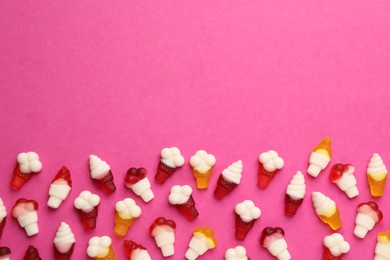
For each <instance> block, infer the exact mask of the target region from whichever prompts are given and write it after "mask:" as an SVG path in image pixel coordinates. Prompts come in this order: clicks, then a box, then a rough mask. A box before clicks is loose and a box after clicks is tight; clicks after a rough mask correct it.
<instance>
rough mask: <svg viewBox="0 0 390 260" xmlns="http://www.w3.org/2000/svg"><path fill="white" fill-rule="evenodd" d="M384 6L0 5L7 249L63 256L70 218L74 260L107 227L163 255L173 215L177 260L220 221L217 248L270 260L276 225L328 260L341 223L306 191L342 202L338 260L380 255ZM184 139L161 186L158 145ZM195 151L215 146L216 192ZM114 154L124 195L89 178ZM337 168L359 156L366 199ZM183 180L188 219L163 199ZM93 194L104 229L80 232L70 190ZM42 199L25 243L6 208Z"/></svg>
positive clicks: (296, 255)
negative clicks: (226, 186)
mask: <svg viewBox="0 0 390 260" xmlns="http://www.w3.org/2000/svg"><path fill="white" fill-rule="evenodd" d="M389 13H390V2H389V1H384V0H378V1H368V0H367V1H366V0H363V1H351V0H346V1H305V0H303V1H297V2H289V1H279V0H277V1H170V0H169V1H162V2H153V3H152V2H148V1H115V2H107V1H40V0H39V1H38V0H37V1H1V2H0V35H1V36H0V90H1V91H0V121H1V122H2V124H1V137H0V155H1V160H0V172H1V175H0V176H1V181H0V197H1V198H2V199H3V201H4V204H5V206H6V208H7V212H8V217H7V223H6V226H5V229H4V232H3V236H2V238H1V240H0V246H8V247H9V248H10V249H11V251H12V259H21V257H22V256H23V255H24V252H25V250H26V249H27V247H28V245H34V246H35V247H36V248H38V250H39V252H40V254H41V256H42V258H43V259H53V256H54V253H53V248H52V247H53V239H54V235H55V232H56V230H57V228H58V226H59V225H60V223H61V221H65V222H67V223H68V224H69V225H70V226H71V228H72V230H73V232H74V234H75V237H76V245H75V248H74V253H73V259H89V258H88V257H87V254H86V248H87V244H88V240H89V239H90V238H91V237H92V236H95V235H99V236H101V235H109V236H110V237H111V238H112V239H113V248H114V250H115V252H116V255H117V258H118V259H125V254H124V250H123V240H124V239H131V240H134V241H136V242H137V243H139V244H142V245H143V246H145V247H146V248H147V249H148V251H149V253H150V255H151V256H152V258H153V259H161V258H162V255H161V251H160V249H159V248H157V246H156V244H155V241H154V239H153V238H152V237H151V236H150V235H149V227H150V225H151V224H152V223H153V221H154V220H155V219H156V218H157V217H159V216H163V217H165V218H169V219H173V220H174V221H175V222H176V224H177V229H176V243H175V255H174V256H173V257H172V259H183V257H184V254H185V252H186V250H187V247H188V243H189V241H190V240H191V236H192V232H193V229H194V228H195V227H197V226H210V227H212V228H213V229H214V231H215V236H216V238H217V243H218V244H217V247H216V248H215V249H214V250H211V251H209V252H207V253H206V255H204V256H203V257H202V258H203V259H222V258H223V255H224V253H225V251H226V250H227V249H228V248H231V247H235V246H237V245H243V246H245V247H246V249H247V252H248V255H249V256H250V257H251V258H252V259H260V258H261V259H263V258H264V259H272V256H271V255H270V254H269V253H268V252H267V250H265V249H263V248H261V247H260V245H259V238H260V234H261V231H262V230H263V228H265V227H267V226H271V227H276V226H280V227H282V228H283V229H284V230H285V239H286V241H287V244H288V248H289V251H290V253H291V255H292V258H293V259H321V257H322V239H323V238H324V237H325V236H327V235H330V234H331V233H332V230H331V229H330V228H329V227H328V226H326V225H325V224H323V223H322V222H321V221H320V220H319V219H318V217H317V216H316V214H315V211H314V209H313V206H312V202H311V193H312V192H314V191H321V192H323V193H324V194H326V195H327V196H329V197H331V198H332V199H333V200H335V201H336V203H337V205H338V207H339V209H340V212H341V218H342V220H343V222H344V225H343V226H342V227H341V229H340V230H339V232H340V233H341V234H342V235H343V236H344V238H345V239H346V240H347V241H348V242H349V243H350V245H351V251H350V252H349V253H348V254H346V255H345V257H344V259H373V257H374V249H375V244H376V236H377V234H378V233H379V232H380V231H385V230H390V207H389V206H388V205H389V203H390V198H389V197H390V187H389V186H390V184H388V187H387V188H386V190H385V195H384V196H383V197H381V198H373V197H372V196H371V194H370V192H369V186H368V183H367V176H366V169H367V164H368V161H369V159H370V157H371V155H372V154H373V153H374V152H376V153H379V154H380V155H381V157H382V159H383V160H384V162H385V164H387V166H388V167H390V141H389V132H390V113H389V108H388V106H389V101H390V94H389V86H390V16H389ZM327 135H329V136H330V138H331V140H332V153H333V157H332V161H331V163H330V165H329V166H328V167H327V168H326V169H325V170H324V171H323V172H322V173H320V175H319V176H318V177H317V178H315V179H314V178H312V177H310V176H309V175H308V174H307V172H306V170H307V166H308V164H307V163H308V158H309V154H310V152H311V150H312V149H313V148H314V147H315V146H316V145H317V144H318V143H319V142H320V141H321V140H322V139H323V138H324V137H325V136H327ZM171 146H177V147H179V148H180V149H181V152H182V154H183V156H184V158H185V164H184V166H183V167H182V168H181V169H179V170H177V171H176V173H174V175H173V176H172V177H171V178H170V179H169V180H168V181H167V182H166V183H164V184H163V185H159V184H157V183H156V182H155V181H154V176H155V173H156V171H157V165H158V162H159V158H160V157H159V156H160V151H161V149H162V148H164V147H171ZM199 149H205V150H206V151H207V152H209V153H212V154H214V155H215V157H216V165H215V167H214V169H213V173H214V174H213V175H212V177H211V180H210V187H209V188H208V189H207V190H198V189H197V188H196V182H195V179H194V177H193V175H192V171H191V168H190V166H189V164H188V161H189V158H190V157H191V156H192V155H193V154H195V152H196V151H197V150H199ZM270 149H274V150H276V151H277V152H278V153H279V155H280V156H281V157H282V158H283V159H284V161H285V165H284V168H283V169H282V170H281V171H280V172H279V173H278V175H276V177H275V178H274V179H273V180H272V182H271V183H270V185H269V186H268V187H267V188H266V189H265V190H263V189H260V188H258V187H257V168H258V156H259V154H260V153H261V152H264V151H268V150H270ZM27 151H35V152H37V153H38V154H39V155H40V157H41V160H42V163H43V171H42V172H41V173H39V174H38V175H36V176H34V177H32V178H31V180H30V181H29V182H28V183H26V184H25V185H24V186H23V187H22V188H21V189H20V190H18V191H14V190H12V189H11V188H10V185H9V183H10V180H11V176H12V171H13V169H14V167H15V164H16V156H17V154H18V153H20V152H27ZM90 154H96V155H98V156H99V157H101V158H102V159H103V160H105V161H106V162H107V163H108V164H109V165H110V166H111V170H112V173H113V175H114V182H115V184H116V187H117V190H116V191H115V192H114V193H113V194H111V195H108V196H106V195H104V194H103V193H102V192H101V191H99V190H98V189H97V188H96V187H95V186H94V185H93V183H92V181H91V178H90V173H89V168H88V156H89V155H90ZM239 159H240V160H242V162H243V169H244V171H243V178H242V182H241V183H240V184H239V185H238V186H237V188H235V190H233V191H232V193H231V194H229V195H228V196H226V197H225V198H224V199H223V200H221V201H218V200H216V199H215V198H214V197H213V191H214V188H215V187H216V184H217V180H218V177H219V175H220V173H221V172H222V170H223V169H224V168H226V167H227V166H229V165H230V164H231V163H233V162H235V161H237V160H239ZM335 163H343V164H346V163H350V164H352V165H353V166H354V167H355V176H356V179H357V182H358V184H357V187H358V189H359V191H360V195H359V196H358V197H357V198H354V199H348V198H347V196H346V195H345V194H344V193H343V192H342V191H340V190H339V189H338V188H337V187H336V185H334V184H332V183H331V182H330V181H329V180H328V176H329V173H330V168H331V166H333V164H335ZM62 165H65V166H66V167H68V168H69V170H70V172H71V174H72V182H73V189H72V190H71V192H70V195H69V197H68V198H67V200H65V201H64V202H63V204H62V205H61V206H60V208H59V209H57V210H52V209H49V208H48V207H47V205H46V203H47V199H48V190H49V186H50V183H51V181H52V180H53V178H54V176H55V175H56V173H57V171H58V170H59V169H60V168H61V166H62ZM130 167H137V168H138V167H144V168H146V169H147V171H148V177H149V179H150V181H151V184H152V190H153V192H154V194H155V199H154V200H153V201H151V202H149V203H144V202H143V201H142V200H141V199H140V198H139V197H137V196H136V195H135V194H134V193H133V192H132V191H131V190H129V189H126V188H125V186H124V178H125V174H126V171H127V170H128V168H130ZM298 170H301V171H302V172H303V174H304V176H305V179H306V184H307V194H306V197H305V199H304V201H303V204H302V206H301V207H300V209H299V210H298V212H297V214H296V215H295V216H294V217H293V218H291V217H287V216H285V215H284V196H285V191H286V187H287V185H288V183H289V181H290V179H291V177H292V176H293V175H294V174H295V173H296V172H297V171H298ZM175 184H180V185H184V184H188V185H190V186H191V187H192V188H193V197H194V200H195V201H196V206H197V209H198V211H199V217H198V218H197V219H196V220H194V221H193V222H189V221H187V220H186V219H185V217H183V216H182V215H180V214H179V213H178V211H177V210H176V209H175V208H174V207H172V206H170V205H169V203H168V195H169V190H170V188H171V187H172V186H173V185H175ZM83 190H90V191H91V192H93V193H96V194H98V195H99V196H100V197H101V204H100V206H99V216H98V219H97V227H96V229H94V230H92V231H84V230H83V227H82V224H81V221H80V219H79V216H78V214H77V211H76V210H75V209H74V206H73V201H74V199H75V198H76V197H77V196H78V195H79V193H80V192H81V191H83ZM21 197H25V198H27V199H34V200H36V201H38V203H39V209H38V214H39V228H40V232H39V234H38V235H36V236H34V237H31V238H27V236H26V235H25V232H24V230H22V229H21V228H20V227H19V225H18V223H17V221H16V220H15V219H13V218H12V217H11V209H12V207H13V205H14V203H15V201H16V200H17V199H18V198H21ZM126 197H130V198H133V199H134V200H135V201H136V203H137V204H138V205H139V206H140V207H141V209H142V214H141V216H140V218H139V219H138V220H136V221H135V223H134V225H133V227H132V228H131V229H130V230H129V232H128V233H127V235H126V236H125V237H124V238H121V237H118V236H116V235H115V233H114V218H115V210H114V206H115V203H116V202H117V201H119V200H122V199H124V198H126ZM245 199H251V200H253V201H254V202H255V204H256V206H258V207H259V208H261V211H262V215H261V217H260V219H259V220H258V221H257V222H256V224H255V225H254V227H253V229H252V230H251V231H250V233H249V234H248V236H247V237H246V239H245V240H244V241H238V240H236V239H235V238H234V221H235V219H234V206H235V205H236V204H237V203H238V202H241V201H243V200H245ZM370 200H372V201H375V202H376V203H377V204H378V205H379V208H380V209H381V210H382V212H383V215H384V218H383V221H382V222H380V223H379V224H378V225H377V226H375V228H374V229H373V230H372V231H370V232H369V233H368V234H367V236H366V237H365V238H364V239H363V240H362V239H359V238H357V237H355V236H354V234H353V229H354V226H355V224H354V222H355V217H356V207H357V205H358V204H359V203H361V202H366V201H370Z"/></svg>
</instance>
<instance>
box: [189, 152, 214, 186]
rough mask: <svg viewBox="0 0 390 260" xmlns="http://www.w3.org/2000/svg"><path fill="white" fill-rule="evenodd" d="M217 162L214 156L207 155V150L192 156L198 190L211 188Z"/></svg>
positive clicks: (191, 163)
mask: <svg viewBox="0 0 390 260" xmlns="http://www.w3.org/2000/svg"><path fill="white" fill-rule="evenodd" d="M215 162H216V159H215V157H214V155H212V154H209V153H207V152H206V151H205V150H199V151H197V152H196V153H195V154H194V155H193V156H191V158H190V165H191V167H192V172H193V174H194V177H195V179H196V186H197V187H198V189H207V188H208V187H209V181H210V178H211V175H212V174H213V172H212V170H213V167H214V165H215Z"/></svg>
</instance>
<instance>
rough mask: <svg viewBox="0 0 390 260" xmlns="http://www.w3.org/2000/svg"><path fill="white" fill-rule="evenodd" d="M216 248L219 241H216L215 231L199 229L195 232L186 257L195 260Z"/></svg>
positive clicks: (204, 228)
mask: <svg viewBox="0 0 390 260" xmlns="http://www.w3.org/2000/svg"><path fill="white" fill-rule="evenodd" d="M216 246H217V240H216V239H215V236H214V232H213V230H212V229H211V228H210V227H197V228H195V230H194V234H193V236H192V239H191V241H190V244H189V245H188V250H187V252H186V254H185V257H186V258H187V259H188V260H195V259H196V258H198V257H199V256H201V255H203V254H204V253H206V252H207V251H208V250H209V249H213V248H215V247H216Z"/></svg>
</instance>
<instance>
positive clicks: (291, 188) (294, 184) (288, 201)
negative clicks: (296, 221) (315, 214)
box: [284, 171, 306, 217]
mask: <svg viewBox="0 0 390 260" xmlns="http://www.w3.org/2000/svg"><path fill="white" fill-rule="evenodd" d="M305 195H306V184H305V177H304V176H303V174H302V172H300V171H298V172H297V173H296V174H295V175H294V176H293V177H292V179H291V181H290V183H289V184H288V186H287V190H286V196H285V201H284V212H285V214H286V215H287V216H290V217H291V216H294V215H295V214H296V213H297V210H298V208H299V207H300V206H301V204H302V202H303V198H304V197H305Z"/></svg>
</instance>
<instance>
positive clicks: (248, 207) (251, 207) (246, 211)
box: [235, 200, 261, 222]
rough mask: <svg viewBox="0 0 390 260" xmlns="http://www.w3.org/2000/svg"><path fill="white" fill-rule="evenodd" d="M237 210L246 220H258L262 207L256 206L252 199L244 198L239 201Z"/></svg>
mask: <svg viewBox="0 0 390 260" xmlns="http://www.w3.org/2000/svg"><path fill="white" fill-rule="evenodd" d="M235 212H236V214H238V215H239V216H240V218H241V219H242V220H243V221H245V222H250V221H252V220H256V219H258V218H259V217H260V216H261V210H260V208H258V207H256V205H255V204H254V203H253V201H251V200H244V201H243V202H240V203H238V204H237V205H236V207H235Z"/></svg>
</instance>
